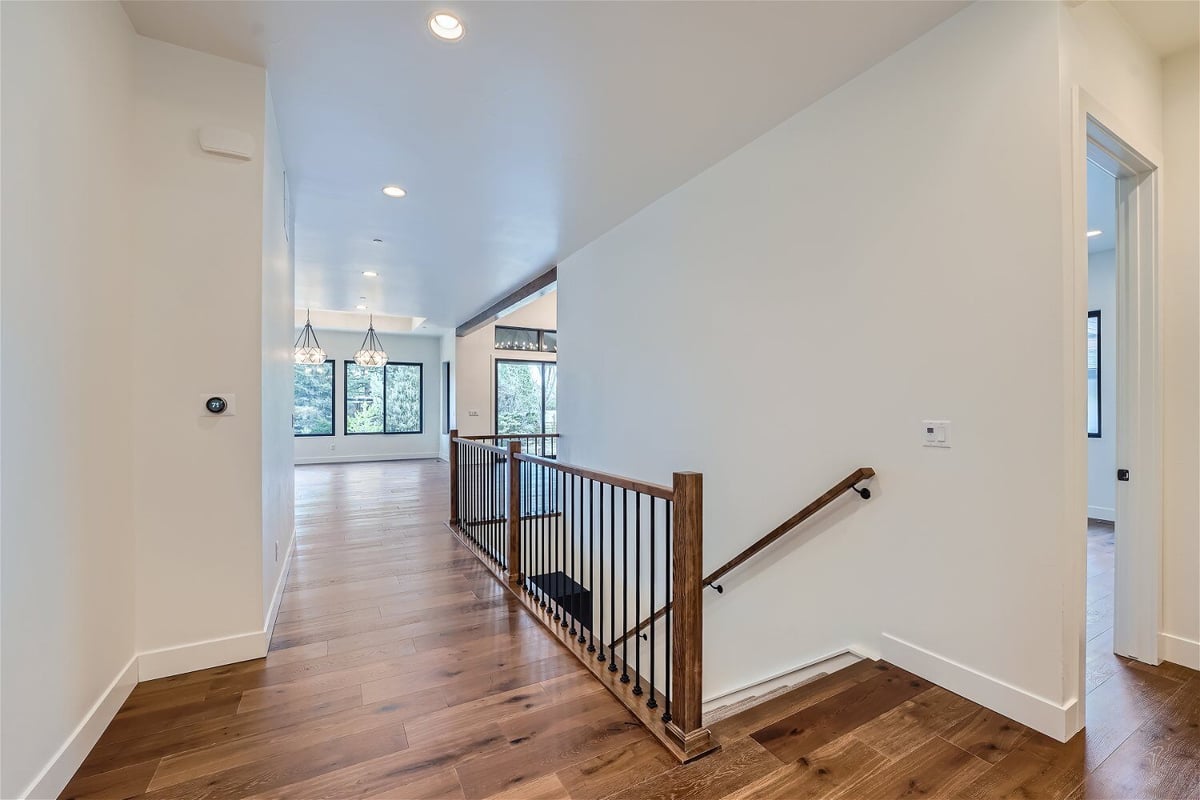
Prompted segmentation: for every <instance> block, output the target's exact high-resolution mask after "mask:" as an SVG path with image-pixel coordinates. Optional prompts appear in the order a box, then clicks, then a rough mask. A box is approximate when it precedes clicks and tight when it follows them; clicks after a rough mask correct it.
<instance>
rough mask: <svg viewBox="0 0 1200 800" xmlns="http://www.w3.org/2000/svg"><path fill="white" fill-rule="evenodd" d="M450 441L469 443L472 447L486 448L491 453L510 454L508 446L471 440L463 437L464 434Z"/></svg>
mask: <svg viewBox="0 0 1200 800" xmlns="http://www.w3.org/2000/svg"><path fill="white" fill-rule="evenodd" d="M450 441H451V442H457V443H459V444H467V445H470V446H471V447H478V448H479V449H481V450H486V451H488V452H489V453H499V454H500V455H502V456H506V455H508V448H507V447H496V446H495V445H491V444H483V443H482V442H476V441H471V440H470V439H468V438H466V437H463V436H458V437H454V438H452V439H451V440H450Z"/></svg>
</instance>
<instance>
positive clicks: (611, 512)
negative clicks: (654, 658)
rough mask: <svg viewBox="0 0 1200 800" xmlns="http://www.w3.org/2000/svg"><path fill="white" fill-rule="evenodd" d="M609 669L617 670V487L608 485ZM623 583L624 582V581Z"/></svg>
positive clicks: (610, 670) (611, 670)
mask: <svg viewBox="0 0 1200 800" xmlns="http://www.w3.org/2000/svg"><path fill="white" fill-rule="evenodd" d="M608 528H609V531H608V533H609V540H608V582H609V585H610V594H609V596H608V671H609V672H616V671H617V645H616V644H615V642H616V640H617V487H615V486H612V485H610V486H609V487H608ZM622 585H624V584H623V582H622Z"/></svg>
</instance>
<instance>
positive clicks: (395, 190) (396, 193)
mask: <svg viewBox="0 0 1200 800" xmlns="http://www.w3.org/2000/svg"><path fill="white" fill-rule="evenodd" d="M383 193H384V194H386V195H387V196H388V197H404V196H405V195H406V194H408V192H406V191H404V190H403V189H401V188H400V187H399V186H391V185H388V186H385V187H383Z"/></svg>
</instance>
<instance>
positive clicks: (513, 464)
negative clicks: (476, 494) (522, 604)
mask: <svg viewBox="0 0 1200 800" xmlns="http://www.w3.org/2000/svg"><path fill="white" fill-rule="evenodd" d="M520 452H521V443H520V442H519V441H510V442H509V443H508V582H509V583H520V582H521V462H520V461H517V454H518V453H520Z"/></svg>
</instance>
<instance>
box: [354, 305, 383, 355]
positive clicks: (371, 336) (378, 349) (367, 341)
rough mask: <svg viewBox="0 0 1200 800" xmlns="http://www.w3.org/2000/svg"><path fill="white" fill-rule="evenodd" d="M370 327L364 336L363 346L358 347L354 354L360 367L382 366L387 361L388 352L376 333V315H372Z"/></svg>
mask: <svg viewBox="0 0 1200 800" xmlns="http://www.w3.org/2000/svg"><path fill="white" fill-rule="evenodd" d="M370 320H371V322H370V327H368V328H367V335H366V336H364V337H363V343H362V347H360V348H358V352H357V353H355V354H354V363H355V364H358V365H359V366H360V367H382V366H383V365H384V364H386V363H387V353H385V352H384V351H383V345H382V344H380V342H379V337H378V336H376V335H375V315H374V314H372V315H371V317H370Z"/></svg>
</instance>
